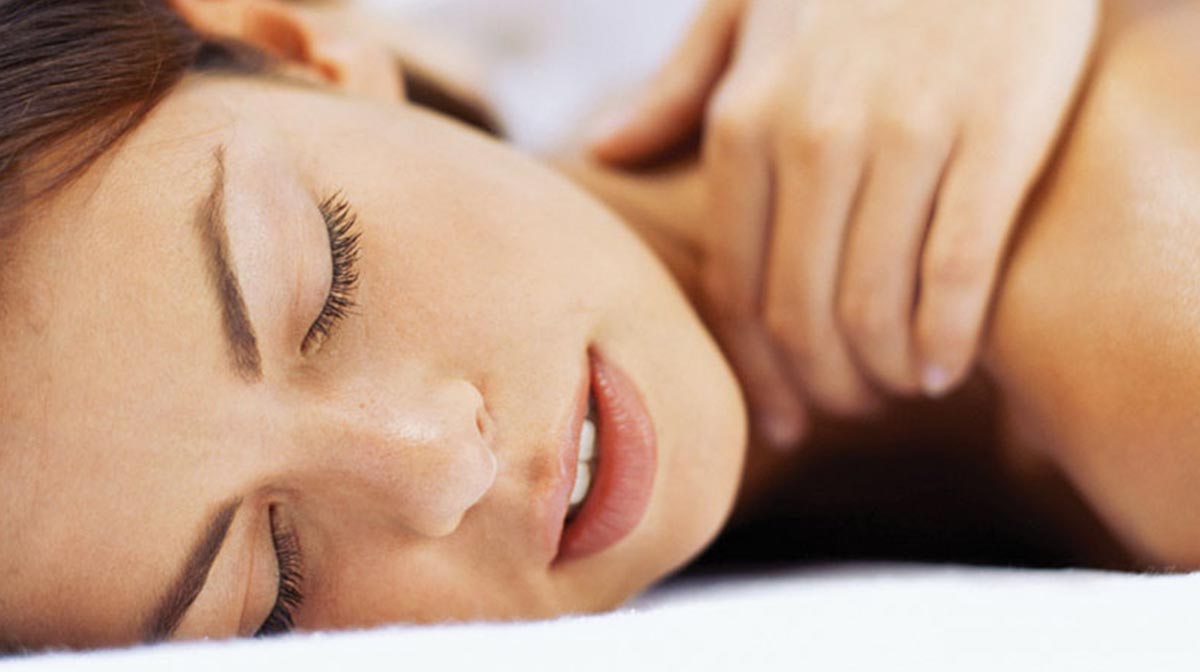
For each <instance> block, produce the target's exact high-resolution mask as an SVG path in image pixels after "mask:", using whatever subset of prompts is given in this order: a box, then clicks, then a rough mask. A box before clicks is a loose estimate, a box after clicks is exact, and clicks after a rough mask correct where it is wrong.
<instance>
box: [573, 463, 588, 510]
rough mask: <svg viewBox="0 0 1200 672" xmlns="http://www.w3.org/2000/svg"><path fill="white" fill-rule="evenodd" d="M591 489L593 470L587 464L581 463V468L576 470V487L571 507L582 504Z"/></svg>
mask: <svg viewBox="0 0 1200 672" xmlns="http://www.w3.org/2000/svg"><path fill="white" fill-rule="evenodd" d="M591 487H592V469H591V467H589V466H588V465H587V464H585V463H583V462H580V463H579V468H577V469H576V470H575V487H574V488H573V489H572V490H571V506H574V505H576V504H579V503H580V502H582V501H583V499H584V497H587V495H588V490H590V489H591Z"/></svg>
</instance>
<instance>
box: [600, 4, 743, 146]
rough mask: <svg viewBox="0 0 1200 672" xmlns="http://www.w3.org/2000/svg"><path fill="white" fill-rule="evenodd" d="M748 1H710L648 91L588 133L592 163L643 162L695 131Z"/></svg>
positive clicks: (725, 64)
mask: <svg viewBox="0 0 1200 672" xmlns="http://www.w3.org/2000/svg"><path fill="white" fill-rule="evenodd" d="M745 2H746V0H710V1H709V3H708V4H707V5H706V6H705V8H704V10H703V11H702V12H701V14H700V17H699V18H698V19H697V20H696V22H695V23H694V24H693V25H692V28H691V29H690V31H689V32H688V34H687V36H686V37H685V38H684V40H683V43H682V44H681V45H680V46H679V47H678V48H677V49H676V50H675V53H674V54H673V55H672V56H671V58H670V60H669V61H668V62H667V65H666V66H664V67H663V68H662V70H660V71H659V73H658V74H657V75H656V76H655V77H654V79H653V80H652V83H651V85H650V86H648V87H647V88H646V91H645V92H644V93H643V94H642V95H641V96H639V97H638V99H637V100H636V101H634V102H633V103H632V104H629V105H626V106H624V107H622V108H620V109H619V110H617V112H616V113H615V114H612V115H609V116H606V117H604V119H603V121H602V123H600V124H599V125H597V126H596V127H595V128H594V129H593V131H592V132H591V133H590V134H589V135H590V141H589V142H588V150H589V151H590V153H591V154H592V156H593V157H594V158H596V159H597V160H599V161H601V162H603V163H609V164H629V163H639V162H644V161H646V160H648V159H651V158H653V157H654V156H655V155H656V154H660V153H662V152H664V151H666V150H669V149H672V148H673V147H674V146H675V145H677V144H678V143H680V142H682V141H683V140H684V139H685V138H686V137H687V136H688V135H690V134H692V133H693V132H695V130H696V129H697V127H698V126H699V125H700V122H701V121H702V119H703V117H704V110H705V107H707V104H708V99H709V97H710V96H711V95H712V92H713V90H714V89H715V88H716V86H717V84H718V83H719V82H720V80H721V75H722V74H724V71H725V68H726V66H727V65H728V62H729V58H730V52H731V50H732V48H733V43H734V37H735V36H736V33H737V27H738V19H739V17H740V15H741V10H742V8H743V6H744V5H745Z"/></svg>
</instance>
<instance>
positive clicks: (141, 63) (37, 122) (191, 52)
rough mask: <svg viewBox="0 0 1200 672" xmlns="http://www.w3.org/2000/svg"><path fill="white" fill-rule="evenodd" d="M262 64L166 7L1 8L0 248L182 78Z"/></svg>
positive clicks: (155, 2) (129, 2)
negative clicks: (43, 201)
mask: <svg viewBox="0 0 1200 672" xmlns="http://www.w3.org/2000/svg"><path fill="white" fill-rule="evenodd" d="M262 60H263V59H262V58H261V56H260V55H258V54H256V53H254V52H252V50H250V49H248V48H246V47H239V46H236V45H231V44H228V43H217V42H212V41H209V40H206V39H205V38H204V37H203V36H201V35H199V34H198V33H197V32H196V31H194V30H193V29H192V28H191V27H190V26H188V24H187V23H186V22H184V20H183V19H182V18H181V17H180V16H179V15H177V14H176V13H175V12H174V11H173V10H172V9H171V8H170V7H169V6H168V5H167V2H166V0H0V204H2V206H3V207H2V208H0V212H2V213H3V214H0V238H3V237H4V236H5V235H6V234H8V233H10V232H11V230H12V227H13V226H15V224H16V222H17V221H19V220H20V219H22V217H23V216H24V215H25V213H26V211H27V209H28V207H29V206H30V205H31V204H32V203H33V202H34V201H35V200H36V199H38V198H39V197H42V196H45V195H46V194H48V193H50V192H53V191H55V190H57V189H59V188H61V187H63V186H64V185H65V184H67V183H68V182H70V181H71V180H73V179H75V178H77V177H78V176H79V175H80V174H81V173H82V172H83V171H84V170H86V169H87V167H88V166H89V165H91V164H92V163H94V162H95V161H96V160H97V159H98V158H99V157H100V156H101V155H103V154H104V153H105V152H106V151H108V150H109V149H111V148H112V147H113V145H115V144H116V143H117V142H119V141H120V140H121V138H122V137H124V136H125V135H126V134H128V133H129V132H130V131H131V130H132V129H133V128H135V127H136V126H137V125H138V123H139V122H141V120H142V119H144V118H145V116H146V115H147V114H148V113H149V112H150V111H151V110H152V109H153V108H154V106H155V105H156V104H157V103H158V102H159V101H160V100H162V98H163V97H164V96H165V95H166V94H167V92H169V91H170V90H171V88H172V87H173V86H175V85H176V84H177V83H179V81H180V80H181V79H182V78H183V76H184V75H185V74H186V73H187V72H188V71H189V70H192V69H197V68H229V69H234V70H243V69H253V68H255V67H259V64H261V62H262ZM68 144H69V147H68Z"/></svg>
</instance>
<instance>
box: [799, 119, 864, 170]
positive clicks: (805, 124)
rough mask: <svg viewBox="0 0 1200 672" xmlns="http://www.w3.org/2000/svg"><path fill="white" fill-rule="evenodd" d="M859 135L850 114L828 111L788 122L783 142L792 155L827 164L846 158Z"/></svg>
mask: <svg viewBox="0 0 1200 672" xmlns="http://www.w3.org/2000/svg"><path fill="white" fill-rule="evenodd" d="M857 135H858V131H857V129H856V128H855V127H854V125H853V124H852V123H851V122H850V121H849V119H848V118H847V117H844V116H841V115H837V114H832V113H829V114H821V115H814V116H809V117H804V118H801V119H800V120H798V121H796V122H794V123H790V124H788V125H787V126H786V127H785V130H784V131H783V134H782V136H783V143H782V144H783V145H784V146H785V147H786V149H787V151H788V152H789V153H790V154H792V155H795V156H800V157H802V158H805V159H808V160H810V161H814V162H816V163H819V164H826V163H829V162H831V161H837V160H840V159H842V158H844V157H845V156H846V155H847V154H848V153H849V150H850V148H851V147H852V146H853V145H854V142H855V138H856V137H857Z"/></svg>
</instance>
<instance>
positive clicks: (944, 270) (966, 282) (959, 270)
mask: <svg viewBox="0 0 1200 672" xmlns="http://www.w3.org/2000/svg"><path fill="white" fill-rule="evenodd" d="M987 274H988V259H987V258H986V255H983V254H980V253H979V252H977V251H976V250H974V249H973V248H972V247H970V246H953V247H952V246H947V245H936V246H934V247H933V248H931V249H930V250H929V251H928V253H927V255H926V259H925V262H924V268H923V269H922V276H923V277H922V281H923V282H924V284H925V286H927V287H932V288H935V290H939V291H946V290H968V289H972V288H976V287H978V286H979V285H980V284H982V283H983V282H984V281H985V280H986V279H987Z"/></svg>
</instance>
